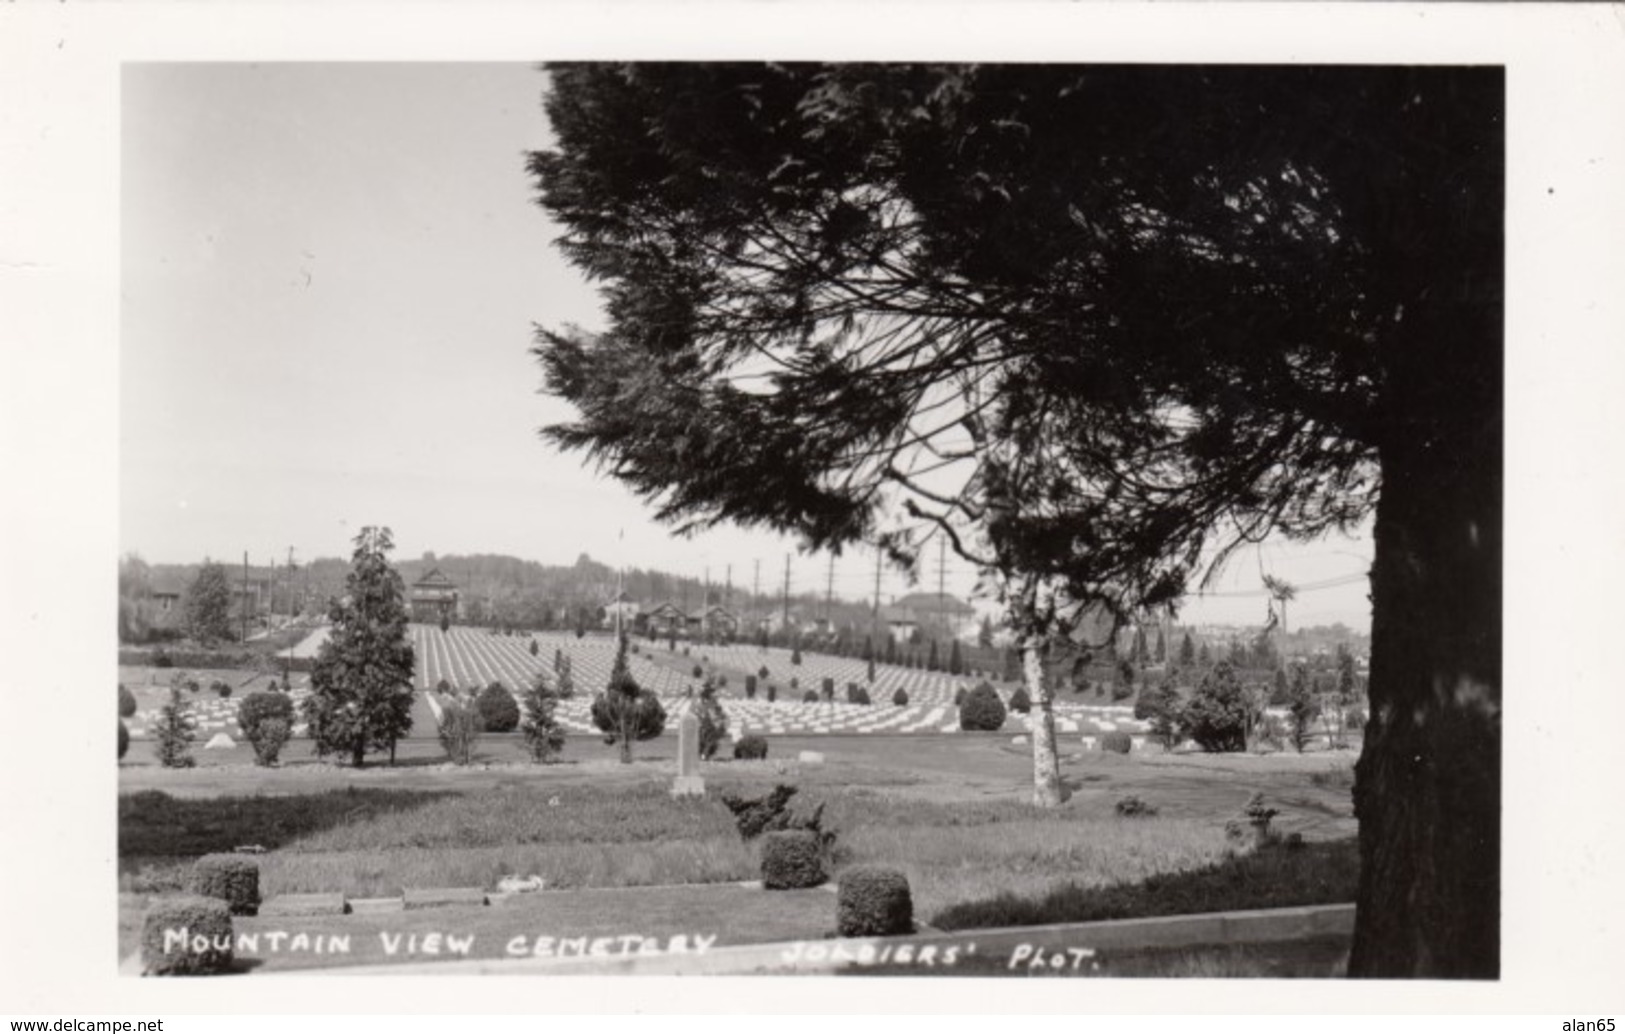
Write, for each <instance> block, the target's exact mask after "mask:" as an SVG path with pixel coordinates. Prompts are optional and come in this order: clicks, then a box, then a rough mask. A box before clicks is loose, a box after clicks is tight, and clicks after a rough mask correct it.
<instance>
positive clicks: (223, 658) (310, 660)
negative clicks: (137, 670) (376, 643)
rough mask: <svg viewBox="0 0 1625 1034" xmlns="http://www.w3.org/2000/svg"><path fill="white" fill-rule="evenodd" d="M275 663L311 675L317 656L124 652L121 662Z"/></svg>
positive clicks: (135, 664) (223, 665) (139, 664)
mask: <svg viewBox="0 0 1625 1034" xmlns="http://www.w3.org/2000/svg"><path fill="white" fill-rule="evenodd" d="M267 659H269V660H272V661H274V662H275V666H276V667H277V668H278V669H281V668H283V667H286V668H287V669H288V670H289V671H301V672H308V671H310V670H311V667H312V666H313V665H314V664H315V663H316V659H315V658H314V657H294V658H288V657H285V656H282V655H280V654H263V653H254V652H252V651H247V650H244V651H225V650H162V649H159V650H120V651H119V652H118V662H119V663H120V664H122V665H124V666H126V667H154V668H205V669H245V670H253V669H256V668H258V667H259V666H260V665H262V664H264V663H265V662H266V660H267Z"/></svg>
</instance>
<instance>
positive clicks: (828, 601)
mask: <svg viewBox="0 0 1625 1034" xmlns="http://www.w3.org/2000/svg"><path fill="white" fill-rule="evenodd" d="M834 605H835V554H834V553H831V554H830V555H829V575H828V577H827V579H826V580H825V583H824V624H826V625H829V626H831V627H833V626H834V624H835V619H834V618H833V617H832V616H831V613H832V611H833V609H834Z"/></svg>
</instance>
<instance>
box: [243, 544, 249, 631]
mask: <svg viewBox="0 0 1625 1034" xmlns="http://www.w3.org/2000/svg"><path fill="white" fill-rule="evenodd" d="M242 611H243V642H245V643H246V642H248V550H246V549H245V550H243V606H242Z"/></svg>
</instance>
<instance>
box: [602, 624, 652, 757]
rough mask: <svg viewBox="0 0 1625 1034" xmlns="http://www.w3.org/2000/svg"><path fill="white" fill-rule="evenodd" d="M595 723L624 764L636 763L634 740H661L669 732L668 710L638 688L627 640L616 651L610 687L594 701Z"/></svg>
mask: <svg viewBox="0 0 1625 1034" xmlns="http://www.w3.org/2000/svg"><path fill="white" fill-rule="evenodd" d="M592 723H593V725H595V726H597V727H598V731H599V732H601V733H603V734H604V742H605V743H608V744H616V743H619V744H620V746H621V764H623V765H630V764H631V763H632V743H633V741H634V740H648V739H653V738H654V737H656V736H659V735H660V734H661V733H662V732H663V731H665V728H666V709H665V708H664V707H662V706H660V701H659V700H657V699H655V695H654V694H653V693H650V692H648V691H647V690H645V689H644V688H643V687H641V686H639V685H638V682H637V679H635V678H633V677H632V672H631V669H630V668H628V667H627V663H626V636H625V635H622V636H621V638H620V640H619V643H618V645H617V646H616V649H615V663H614V666H613V667H612V668H611V669H610V673H609V684H608V685H606V686H605V687H604V690H603V692H601V693H599V694H598V695H597V696H595V697H594V698H593V701H592Z"/></svg>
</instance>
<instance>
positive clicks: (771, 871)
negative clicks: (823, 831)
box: [762, 829, 829, 890]
mask: <svg viewBox="0 0 1625 1034" xmlns="http://www.w3.org/2000/svg"><path fill="white" fill-rule="evenodd" d="M827 879H829V875H828V874H827V873H826V872H825V871H824V849H823V846H822V845H821V844H820V843H819V842H818V834H816V833H814V832H812V831H810V830H805V829H784V830H779V831H778V832H776V833H768V834H766V835H765V836H763V837H762V886H764V887H766V888H767V889H768V890H800V889H801V888H803V887H816V886H818V885H820V884H822V883H823V882H824V881H825V880H827Z"/></svg>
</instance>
